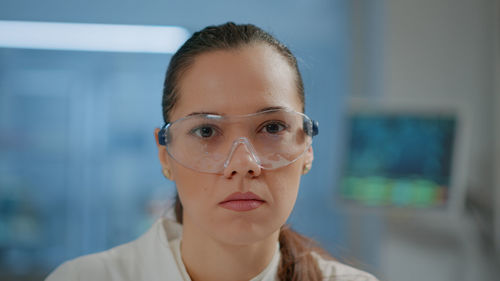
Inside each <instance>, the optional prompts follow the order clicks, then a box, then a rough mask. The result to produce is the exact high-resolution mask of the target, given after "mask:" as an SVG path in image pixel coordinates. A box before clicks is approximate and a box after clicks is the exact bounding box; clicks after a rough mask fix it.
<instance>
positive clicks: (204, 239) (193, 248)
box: [181, 220, 279, 281]
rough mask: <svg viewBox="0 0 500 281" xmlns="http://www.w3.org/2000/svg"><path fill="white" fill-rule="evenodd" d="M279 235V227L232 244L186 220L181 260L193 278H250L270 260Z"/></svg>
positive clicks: (198, 280) (206, 280)
mask: <svg viewBox="0 0 500 281" xmlns="http://www.w3.org/2000/svg"><path fill="white" fill-rule="evenodd" d="M278 236H279V230H277V231H276V232H274V233H272V234H271V235H269V236H268V237H266V238H265V239H263V240H259V241H257V242H254V243H250V244H246V245H232V244H228V243H224V242H222V241H217V240H216V239H213V238H212V237H210V236H209V235H204V234H203V232H202V231H201V230H200V229H197V228H196V226H194V225H191V224H190V223H189V222H188V221H187V220H185V221H184V226H183V233H182V242H181V255H182V260H183V262H184V265H185V266H186V270H187V272H188V274H189V276H190V277H191V280H193V281H212V280H214V281H215V280H217V281H225V280H228V281H229V280H232V281H234V280H250V279H251V278H253V277H255V276H257V275H258V274H259V273H260V272H262V271H263V270H264V269H265V268H266V267H267V266H268V265H269V263H270V262H271V260H272V258H273V256H274V254H275V251H276V247H277V245H278V243H277V242H278Z"/></svg>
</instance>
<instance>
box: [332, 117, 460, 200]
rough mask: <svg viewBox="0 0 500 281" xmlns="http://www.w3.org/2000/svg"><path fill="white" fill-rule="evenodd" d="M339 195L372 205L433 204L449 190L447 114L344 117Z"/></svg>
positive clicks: (451, 124) (451, 126) (451, 123)
mask: <svg viewBox="0 0 500 281" xmlns="http://www.w3.org/2000/svg"><path fill="white" fill-rule="evenodd" d="M349 121H350V124H349V132H348V133H349V139H348V151H347V158H346V163H345V168H344V173H343V176H342V180H341V188H340V190H341V195H342V197H343V198H344V199H347V200H352V201H355V202H359V203H361V204H363V205H372V206H401V207H437V206H442V205H444V204H445V203H446V201H447V200H446V199H447V197H448V194H449V192H450V191H449V188H450V180H451V168H452V161H453V159H452V158H453V145H454V139H455V133H456V132H455V131H456V119H455V118H454V117H453V116H429V115H408V114H404V115H403V114H359V115H352V116H351V117H350V120H349Z"/></svg>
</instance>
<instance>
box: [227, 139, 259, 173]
mask: <svg viewBox="0 0 500 281" xmlns="http://www.w3.org/2000/svg"><path fill="white" fill-rule="evenodd" d="M240 145H243V146H244V148H245V149H246V151H247V153H249V154H250V156H251V157H252V160H253V161H255V163H257V165H259V166H260V165H261V161H260V159H259V156H257V151H255V148H254V147H253V145H252V144H251V143H250V141H248V139H247V138H246V137H239V138H237V139H235V140H234V141H233V144H232V145H231V150H230V151H229V155H228V156H227V159H226V161H225V162H224V169H225V168H227V167H228V166H229V163H230V162H231V159H232V158H233V155H234V154H235V152H236V150H237V149H238V147H239V146H240Z"/></svg>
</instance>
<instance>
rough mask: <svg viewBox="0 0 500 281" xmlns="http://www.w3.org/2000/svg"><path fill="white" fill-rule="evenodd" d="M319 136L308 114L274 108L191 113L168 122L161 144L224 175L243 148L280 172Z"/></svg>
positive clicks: (189, 163)
mask: <svg viewBox="0 0 500 281" xmlns="http://www.w3.org/2000/svg"><path fill="white" fill-rule="evenodd" d="M317 134H318V122H316V121H313V120H311V119H310V118H309V117H307V116H306V115H305V114H303V113H300V112H296V111H292V110H287V109H271V110H266V111H262V112H258V113H252V114H248V115H237V116H221V115H214V114H195V115H190V116H187V117H184V118H181V119H178V120H176V121H174V122H171V123H167V124H165V125H164V126H163V127H162V128H161V130H160V131H159V133H158V139H159V143H160V145H164V146H166V150H167V152H168V154H169V155H170V156H171V157H172V158H173V159H174V160H175V161H177V162H178V163H180V164H181V165H183V166H185V167H187V168H190V169H193V170H195V171H199V172H205V173H216V174H222V173H223V171H224V169H225V168H227V167H228V165H229V163H230V161H231V158H232V156H233V153H234V152H235V151H236V150H237V149H238V147H239V146H240V145H243V146H244V147H245V148H246V152H247V153H249V154H250V155H251V157H252V160H253V161H255V163H257V164H258V165H259V166H260V167H261V168H262V169H268V170H271V169H277V168H280V167H284V166H287V165H289V164H291V163H293V162H295V161H296V160H297V159H299V158H300V157H301V156H302V155H303V154H304V153H305V152H306V151H307V149H308V148H309V147H310V146H311V144H312V137H313V136H315V135H317Z"/></svg>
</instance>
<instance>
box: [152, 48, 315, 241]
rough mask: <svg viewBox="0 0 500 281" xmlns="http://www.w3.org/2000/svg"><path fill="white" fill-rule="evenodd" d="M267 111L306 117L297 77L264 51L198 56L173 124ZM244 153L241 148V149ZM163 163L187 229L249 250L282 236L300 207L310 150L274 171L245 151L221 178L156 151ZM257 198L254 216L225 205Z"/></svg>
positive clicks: (276, 56)
mask: <svg viewBox="0 0 500 281" xmlns="http://www.w3.org/2000/svg"><path fill="white" fill-rule="evenodd" d="M269 107H285V108H290V109H293V110H295V111H298V112H300V111H301V109H302V104H301V102H300V99H299V96H298V93H297V88H296V81H295V73H294V71H293V69H292V68H291V67H290V66H289V65H288V63H287V62H286V60H285V59H284V58H283V57H282V56H281V55H280V54H279V53H278V52H277V51H275V50H274V49H273V48H272V47H270V46H268V45H265V44H255V45H250V46H245V47H242V48H239V49H236V50H222V51H212V52H208V53H204V54H201V55H198V56H197V57H196V58H195V61H194V63H193V64H192V65H191V67H190V68H189V69H188V70H187V71H186V72H184V73H183V75H182V77H181V79H180V81H179V98H178V101H177V104H176V105H175V107H174V109H173V110H172V111H171V113H170V116H169V117H170V120H172V121H175V120H177V119H179V118H182V117H185V116H187V115H189V114H192V113H197V112H210V113H214V114H218V115H244V114H250V113H255V112H258V111H260V110H262V109H264V108H269ZM240 146H242V145H240ZM158 148H159V155H160V161H161V163H162V166H163V168H164V169H168V170H169V172H170V174H171V179H172V180H174V181H175V183H176V186H177V190H178V193H179V197H180V199H181V202H182V205H183V207H184V213H183V223H184V225H185V229H186V226H187V225H189V229H196V232H197V233H199V234H200V235H209V236H210V237H212V238H213V239H215V240H217V241H220V242H224V243H231V244H238V245H243V244H249V243H253V242H256V241H259V240H261V239H264V238H266V237H269V235H271V234H273V233H276V232H277V231H279V228H280V227H281V226H282V225H283V224H284V223H285V222H286V220H287V218H288V216H289V215H290V213H291V211H292V208H293V206H294V204H295V200H296V197H297V192H298V187H299V181H300V177H301V174H302V171H303V168H304V165H306V164H308V163H311V161H312V158H313V154H312V149H311V148H309V150H308V151H307V152H306V154H304V156H302V157H301V158H300V159H298V160H297V161H296V162H294V163H292V164H290V165H288V166H285V167H282V168H279V169H275V170H264V169H261V168H260V167H259V166H258V165H257V164H256V163H255V162H254V161H253V158H252V157H251V156H250V154H249V153H248V151H247V150H246V149H236V150H235V152H234V154H233V155H232V157H231V160H230V162H229V165H228V166H227V168H225V170H224V173H223V174H210V173H202V172H198V171H195V170H192V169H189V168H186V167H184V166H182V165H180V164H179V163H178V162H176V161H175V160H174V159H173V158H171V157H170V156H169V155H168V154H167V152H166V150H165V147H164V146H158ZM238 192H239V193H247V192H251V193H253V194H255V195H257V196H259V197H260V198H261V199H262V200H263V203H261V204H258V207H257V208H254V207H255V206H253V207H252V208H251V209H250V210H243V211H242V210H234V209H231V208H226V207H224V206H223V204H221V202H223V201H224V200H225V199H226V198H227V197H228V196H229V195H231V194H234V193H238Z"/></svg>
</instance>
